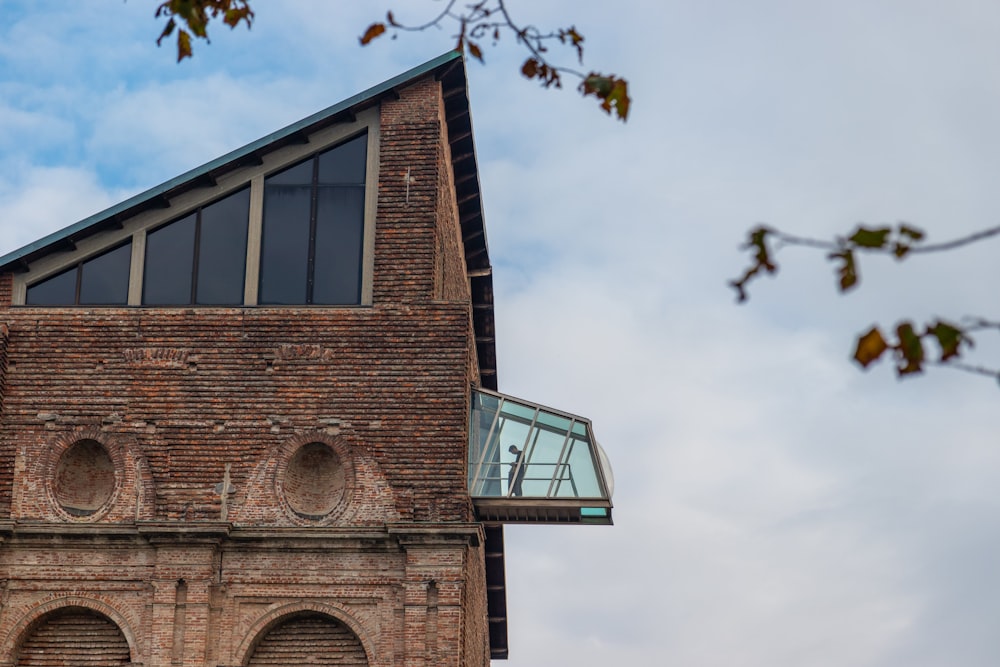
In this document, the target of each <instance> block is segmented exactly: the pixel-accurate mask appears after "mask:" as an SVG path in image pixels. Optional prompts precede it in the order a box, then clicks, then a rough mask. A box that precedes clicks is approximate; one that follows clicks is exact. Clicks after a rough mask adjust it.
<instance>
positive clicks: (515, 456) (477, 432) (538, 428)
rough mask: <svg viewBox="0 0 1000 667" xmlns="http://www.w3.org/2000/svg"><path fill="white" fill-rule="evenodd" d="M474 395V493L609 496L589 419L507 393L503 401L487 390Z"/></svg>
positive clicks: (536, 496) (533, 496) (471, 454)
mask: <svg viewBox="0 0 1000 667" xmlns="http://www.w3.org/2000/svg"><path fill="white" fill-rule="evenodd" d="M473 397H474V398H473V410H472V427H471V429H470V441H469V488H470V492H471V493H472V495H473V496H475V497H477V498H515V497H520V498H523V499H529V498H531V499H540V500H544V499H546V498H553V499H554V498H561V499H567V498H601V499H605V498H608V497H609V496H608V494H607V490H606V489H604V488H603V486H602V483H601V481H600V473H599V471H598V469H597V466H598V465H599V463H598V456H597V454H596V453H595V452H594V451H593V450H592V445H591V439H590V437H589V431H590V429H589V423H588V422H587V421H586V420H584V419H582V418H569V417H565V416H563V415H561V414H556V413H554V412H551V411H548V410H547V409H545V408H542V407H536V406H533V405H529V404H525V403H523V402H518V401H515V400H513V399H510V398H507V397H503V399H502V400H501V399H500V397H499V396H494V395H492V394H487V393H486V392H484V391H478V390H476V391H474V392H473ZM498 411H499V412H498ZM494 415H496V419H495V420H494V419H493V417H494Z"/></svg>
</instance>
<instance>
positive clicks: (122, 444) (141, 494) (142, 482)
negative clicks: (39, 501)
mask: <svg viewBox="0 0 1000 667" xmlns="http://www.w3.org/2000/svg"><path fill="white" fill-rule="evenodd" d="M81 440H93V441H95V442H97V443H99V444H100V445H101V446H102V447H103V448H104V450H105V451H106V452H107V453H108V456H109V457H110V458H111V462H112V464H113V465H114V470H115V483H114V489H113V491H112V493H111V496H110V497H109V498H108V500H107V502H105V503H104V505H103V506H102V507H101V508H100V509H99V510H97V511H96V512H94V513H93V514H90V515H87V516H83V517H81V516H74V515H71V514H69V513H68V512H66V511H65V510H64V509H63V508H62V506H61V505H60V503H59V501H58V499H57V498H56V496H55V493H54V491H53V488H52V482H53V480H54V479H55V475H56V470H57V468H58V465H59V461H60V459H61V458H62V456H63V454H65V453H66V451H67V450H69V448H70V447H72V446H73V445H75V444H76V443H78V442H80V441H81ZM42 451H43V455H42V456H41V457H40V459H39V466H40V468H39V473H40V476H41V479H43V480H44V490H45V496H46V499H47V500H48V503H49V506H50V507H51V508H52V509H53V510H54V511H55V513H56V514H58V515H59V516H60V517H62V518H64V519H69V520H72V521H77V522H85V523H89V522H93V521H98V520H100V519H102V518H104V517H105V516H106V515H108V514H109V513H111V512H112V511H113V510H115V509H118V510H121V509H122V508H120V507H119V504H120V502H121V501H123V500H127V499H131V497H134V499H135V507H134V510H135V512H134V514H135V516H134V518H136V519H140V518H152V512H153V509H154V498H155V494H154V488H153V475H152V473H151V472H150V470H149V465H148V463H147V462H146V458H145V456H143V455H142V453H141V452H140V450H139V447H138V444H137V443H136V442H135V440H134V439H133V438H131V437H129V436H126V435H121V434H115V433H107V432H105V431H103V430H101V428H100V427H98V426H85V427H82V428H78V429H74V430H72V431H68V432H66V433H63V434H61V435H60V436H58V437H57V438H55V439H54V440H52V441H51V442H50V443H49V446H48V447H46V448H44V449H43V450H42Z"/></svg>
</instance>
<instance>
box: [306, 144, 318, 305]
mask: <svg viewBox="0 0 1000 667" xmlns="http://www.w3.org/2000/svg"><path fill="white" fill-rule="evenodd" d="M318 208H319V156H316V157H314V158H313V170H312V187H311V188H310V195H309V260H308V262H307V265H306V303H312V302H313V286H314V285H315V269H316V214H317V213H316V211H317V209H318Z"/></svg>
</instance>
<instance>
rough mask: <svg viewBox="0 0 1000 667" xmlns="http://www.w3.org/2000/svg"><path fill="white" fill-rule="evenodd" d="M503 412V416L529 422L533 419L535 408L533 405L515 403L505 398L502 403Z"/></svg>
mask: <svg viewBox="0 0 1000 667" xmlns="http://www.w3.org/2000/svg"><path fill="white" fill-rule="evenodd" d="M503 412H504V416H505V417H508V418H511V419H517V420H518V421H523V422H527V423H529V424H530V423H531V422H533V421H534V420H535V413H536V412H537V410H536V409H535V408H534V407H528V406H527V405H521V404H520V403H515V402H514V401H512V400H510V399H507V400H506V401H504V403H503Z"/></svg>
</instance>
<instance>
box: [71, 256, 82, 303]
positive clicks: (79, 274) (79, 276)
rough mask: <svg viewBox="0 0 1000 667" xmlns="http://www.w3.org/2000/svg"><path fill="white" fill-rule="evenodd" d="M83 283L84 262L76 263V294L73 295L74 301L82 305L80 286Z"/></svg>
mask: <svg viewBox="0 0 1000 667" xmlns="http://www.w3.org/2000/svg"><path fill="white" fill-rule="evenodd" d="M82 284H83V262H80V263H79V264H77V265H76V294H75V295H74V296H73V303H74V304H75V305H80V286H81V285H82Z"/></svg>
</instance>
